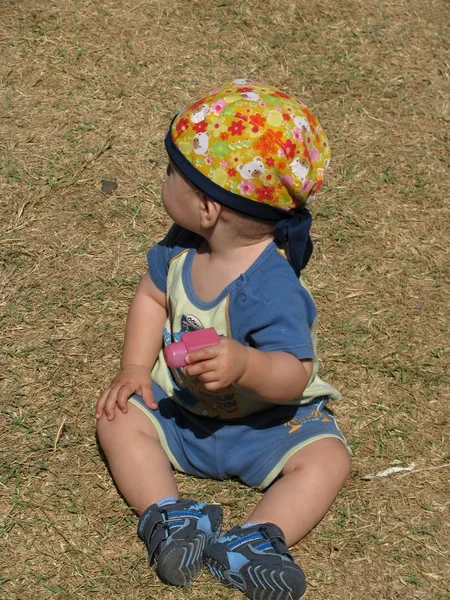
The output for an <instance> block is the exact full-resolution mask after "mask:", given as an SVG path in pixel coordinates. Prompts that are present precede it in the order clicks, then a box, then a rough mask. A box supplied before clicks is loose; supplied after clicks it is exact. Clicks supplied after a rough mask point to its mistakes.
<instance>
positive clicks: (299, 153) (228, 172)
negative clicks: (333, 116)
mask: <svg viewBox="0 0 450 600" xmlns="http://www.w3.org/2000/svg"><path fill="white" fill-rule="evenodd" d="M165 143H166V149H167V152H168V154H169V157H170V158H171V160H173V162H174V163H175V165H176V166H177V167H178V168H179V169H180V171H181V172H182V173H183V174H184V175H185V177H186V178H187V179H188V180H189V181H191V183H192V184H193V185H195V186H196V187H197V188H198V189H200V190H201V191H202V192H204V193H205V194H206V195H208V196H209V197H210V198H212V199H213V200H215V201H217V202H219V203H221V204H224V205H225V206H228V207H229V208H232V209H234V210H237V211H238V212H241V213H244V214H246V215H249V216H253V217H255V218H259V219H267V220H275V221H286V223H284V224H283V223H281V222H280V225H282V227H281V228H280V231H282V235H281V237H282V238H283V239H282V240H281V241H292V238H293V235H289V232H288V229H290V230H291V234H292V233H293V228H294V227H295V228H296V237H297V239H296V244H299V243H302V244H303V250H305V244H307V245H308V246H312V245H311V241H310V240H309V225H310V223H311V216H310V215H309V211H306V210H301V209H303V208H304V206H305V204H306V203H308V202H312V200H313V199H314V197H315V195H316V193H317V192H318V190H319V188H320V186H321V185H322V182H323V178H324V175H325V170H326V168H327V166H328V163H329V159H330V148H329V146H328V140H327V137H326V134H325V132H324V130H323V129H322V128H321V126H320V124H319V122H318V120H317V119H316V117H315V116H314V115H313V113H312V112H311V111H310V110H309V109H308V108H306V106H304V105H303V104H301V103H300V102H299V101H298V100H295V99H294V98H293V97H291V96H289V95H288V94H286V93H285V92H282V91H280V90H278V89H277V88H275V87H272V86H269V85H265V84H264V83H261V82H258V81H253V80H247V79H234V80H233V81H228V82H226V83H224V84H223V85H221V86H219V87H216V88H214V89H212V90H210V91H208V92H206V93H205V94H203V95H202V96H201V97H200V98H199V99H198V100H195V101H194V102H192V103H191V104H189V105H188V106H187V107H185V108H184V109H183V110H182V111H181V112H180V113H179V114H178V115H177V116H176V117H175V118H174V119H173V121H172V124H171V126H170V129H169V131H168V133H167V136H166V140H165ZM306 213H307V214H306ZM294 217H295V218H294ZM293 218H294V219H293ZM291 220H292V223H288V221H291ZM306 221H307V222H306ZM301 223H303V225H302V227H303V231H302V233H301V237H302V240H301V239H300V236H299V233H300V229H299V227H300V225H301ZM294 233H295V232H294ZM307 242H308V243H307ZM289 245H291V244H289ZM291 254H292V252H291ZM307 254H308V256H307V257H306V262H307V259H308V258H309V255H310V254H311V247H310V248H309V251H308V252H307ZM304 258H305V257H303V258H301V257H299V262H300V263H302V264H299V265H298V266H297V268H296V267H294V268H296V270H297V271H298V270H299V269H300V268H303V266H304V264H303V263H305V260H304ZM291 262H292V261H291ZM305 264H306V263H305ZM293 266H294V265H293Z"/></svg>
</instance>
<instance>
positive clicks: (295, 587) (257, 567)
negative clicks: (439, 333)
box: [204, 523, 306, 600]
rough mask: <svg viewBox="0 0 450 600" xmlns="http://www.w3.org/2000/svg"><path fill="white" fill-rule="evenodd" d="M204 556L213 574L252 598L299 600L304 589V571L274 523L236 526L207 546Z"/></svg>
mask: <svg viewBox="0 0 450 600" xmlns="http://www.w3.org/2000/svg"><path fill="white" fill-rule="evenodd" d="M204 557H205V562H206V564H207V565H208V567H209V570H210V571H211V573H212V574H213V575H215V576H216V577H218V578H219V579H220V581H221V582H222V583H224V584H231V585H233V586H234V587H235V588H237V589H238V590H241V592H243V593H244V594H245V595H246V596H247V597H248V598H251V600H298V598H300V597H301V596H303V594H304V593H305V590H306V581H305V576H304V574H303V571H302V570H301V568H300V567H299V566H298V565H296V564H295V563H294V560H293V558H292V556H291V555H290V554H289V550H288V547H287V546H286V543H285V541H284V536H283V532H282V531H281V529H280V528H279V527H277V526H276V525H274V524H273V523H265V524H258V525H254V526H251V527H248V528H242V527H233V528H232V529H230V530H229V531H228V532H227V533H226V534H225V535H223V536H222V537H220V538H219V539H218V540H217V542H215V543H211V544H208V545H207V546H206V548H205V553H204Z"/></svg>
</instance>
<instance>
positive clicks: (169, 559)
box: [156, 531, 207, 586]
mask: <svg viewBox="0 0 450 600" xmlns="http://www.w3.org/2000/svg"><path fill="white" fill-rule="evenodd" d="M206 541H207V536H206V534H205V533H203V532H201V531H197V532H195V533H194V534H192V535H191V536H189V537H187V538H186V539H184V540H173V541H172V543H170V544H169V545H167V546H166V547H165V548H164V550H163V551H162V552H161V554H160V556H159V557H158V562H157V565H156V571H157V573H158V575H159V577H160V578H161V579H162V580H163V581H164V583H168V584H170V585H178V586H185V585H189V584H190V583H191V582H192V580H193V579H194V577H196V576H197V574H198V572H199V571H200V569H201V567H202V556H203V550H204V549H205V545H206Z"/></svg>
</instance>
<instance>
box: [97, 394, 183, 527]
mask: <svg viewBox="0 0 450 600" xmlns="http://www.w3.org/2000/svg"><path fill="white" fill-rule="evenodd" d="M97 434H98V439H99V441H100V445H101V447H102V449H103V452H104V453H105V455H106V458H107V459H108V464H109V468H110V469H111V473H112V476H113V478H114V481H115V483H116V485H117V487H118V488H119V490H120V492H121V493H122V494H123V496H124V498H125V500H126V501H127V502H128V504H129V505H130V506H132V507H134V508H135V510H136V512H137V513H138V514H139V515H140V514H142V512H143V511H144V510H145V509H146V508H147V507H149V506H150V505H151V504H154V503H155V502H158V501H159V500H161V499H162V498H165V497H167V496H172V497H174V498H178V489H177V485H176V483H175V479H174V477H173V473H172V467H171V465H170V462H169V459H168V458H167V455H166V453H165V452H164V450H163V448H162V446H161V443H160V441H159V437H158V434H157V432H156V429H155V427H154V425H153V424H152V423H151V421H150V419H148V418H146V417H145V415H143V413H142V411H141V410H140V409H139V408H137V407H136V406H134V405H133V404H131V403H129V404H128V412H127V413H126V414H123V413H122V412H121V411H120V410H119V409H116V416H115V418H114V419H113V420H112V421H108V420H107V419H106V417H105V415H103V417H102V418H101V419H100V420H99V421H98V423H97Z"/></svg>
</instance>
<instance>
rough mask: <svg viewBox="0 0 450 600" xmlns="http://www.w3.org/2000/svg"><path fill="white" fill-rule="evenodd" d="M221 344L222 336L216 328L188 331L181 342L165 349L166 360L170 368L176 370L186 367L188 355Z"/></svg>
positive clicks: (182, 335)
mask: <svg viewBox="0 0 450 600" xmlns="http://www.w3.org/2000/svg"><path fill="white" fill-rule="evenodd" d="M219 342H220V336H219V335H217V332H216V330H215V329H214V327H208V328H207V329H198V330H197V331H188V332H187V333H182V334H181V342H174V343H173V344H169V345H168V346H166V347H165V348H164V358H165V359H166V363H167V364H168V365H169V367H172V368H174V369H178V368H179V367H185V366H186V363H185V361H184V359H185V357H186V355H187V354H189V353H190V352H195V351H196V350H201V349H202V348H206V347H207V346H214V345H215V344H218V343H219Z"/></svg>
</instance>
